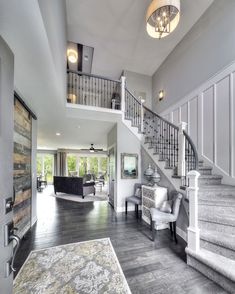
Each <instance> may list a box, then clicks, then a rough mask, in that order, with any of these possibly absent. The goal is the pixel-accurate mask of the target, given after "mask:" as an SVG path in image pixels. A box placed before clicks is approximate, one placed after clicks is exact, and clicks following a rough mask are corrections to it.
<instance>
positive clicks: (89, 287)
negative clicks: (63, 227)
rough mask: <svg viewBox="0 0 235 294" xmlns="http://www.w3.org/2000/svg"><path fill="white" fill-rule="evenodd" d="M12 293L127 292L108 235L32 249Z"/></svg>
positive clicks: (83, 293) (91, 293) (106, 293)
mask: <svg viewBox="0 0 235 294" xmlns="http://www.w3.org/2000/svg"><path fill="white" fill-rule="evenodd" d="M14 293H15V294H36V293H37V294H39V293H40V294H62V293H63V294H74V293H79V294H87V293H89V294H96V293H102V294H109V293H112V294H115V293H120V294H126V293H128V294H130V293H131V292H130V289H129V286H128V284H127V281H126V279H125V276H124V274H123V272H122V269H121V267H120V264H119V262H118V259H117V257H116V254H115V252H114V249H113V246H112V244H111V242H110V239H109V238H105V239H98V240H92V241H87V242H80V243H73V244H67V245H61V246H56V247H51V248H47V249H43V250H38V251H32V252H31V253H30V255H29V257H28V258H27V260H26V261H25V263H24V265H23V266H22V268H21V269H20V271H19V273H18V275H17V276H16V278H15V280H14Z"/></svg>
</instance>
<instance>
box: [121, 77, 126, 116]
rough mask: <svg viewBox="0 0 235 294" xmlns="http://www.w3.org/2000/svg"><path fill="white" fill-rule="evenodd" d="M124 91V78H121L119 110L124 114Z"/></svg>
mask: <svg viewBox="0 0 235 294" xmlns="http://www.w3.org/2000/svg"><path fill="white" fill-rule="evenodd" d="M125 89H126V77H124V76H122V77H121V110H122V112H123V113H124V112H125Z"/></svg>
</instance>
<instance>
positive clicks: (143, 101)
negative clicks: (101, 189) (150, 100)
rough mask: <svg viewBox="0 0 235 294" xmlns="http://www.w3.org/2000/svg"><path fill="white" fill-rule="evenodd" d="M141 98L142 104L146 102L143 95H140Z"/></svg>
mask: <svg viewBox="0 0 235 294" xmlns="http://www.w3.org/2000/svg"><path fill="white" fill-rule="evenodd" d="M139 100H140V101H141V103H142V104H144V103H145V99H144V98H143V97H142V96H139Z"/></svg>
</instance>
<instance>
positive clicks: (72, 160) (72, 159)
mask: <svg viewBox="0 0 235 294" xmlns="http://www.w3.org/2000/svg"><path fill="white" fill-rule="evenodd" d="M67 169H68V175H70V173H71V172H76V171H77V156H76V155H74V154H68V155H67Z"/></svg>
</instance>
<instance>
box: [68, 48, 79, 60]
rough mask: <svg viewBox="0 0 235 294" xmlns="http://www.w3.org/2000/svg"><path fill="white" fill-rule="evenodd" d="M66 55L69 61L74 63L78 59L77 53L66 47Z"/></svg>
mask: <svg viewBox="0 0 235 294" xmlns="http://www.w3.org/2000/svg"><path fill="white" fill-rule="evenodd" d="M67 56H68V60H69V62H71V63H76V62H77V60H78V53H77V51H76V50H74V49H68V50H67Z"/></svg>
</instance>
